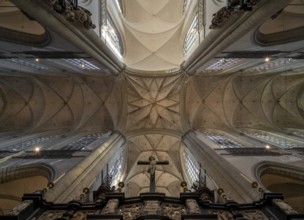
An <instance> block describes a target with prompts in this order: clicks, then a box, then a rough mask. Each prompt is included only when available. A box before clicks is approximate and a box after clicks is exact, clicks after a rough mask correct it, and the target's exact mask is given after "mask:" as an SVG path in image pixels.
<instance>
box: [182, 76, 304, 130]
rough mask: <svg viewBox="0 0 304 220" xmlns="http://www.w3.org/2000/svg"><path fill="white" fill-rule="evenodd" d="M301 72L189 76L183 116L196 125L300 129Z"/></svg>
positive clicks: (302, 81)
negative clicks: (290, 73)
mask: <svg viewBox="0 0 304 220" xmlns="http://www.w3.org/2000/svg"><path fill="white" fill-rule="evenodd" d="M303 83H304V79H303V77H302V76H301V75H298V74H295V75H285V74H264V75H261V74H257V75H247V76H246V75H239V74H232V75H226V76H225V75H224V76H212V77H211V76H197V77H193V79H192V80H191V83H190V84H189V86H188V88H187V95H186V97H187V98H186V99H187V100H188V101H187V105H186V109H187V110H186V117H187V118H188V120H189V121H190V123H191V124H192V127H193V128H195V129H197V128H217V129H224V128H231V127H234V128H245V127H248V128H260V129H261V128H264V129H267V128H283V127H288V128H301V127H303V124H304V118H303V116H304V115H303V109H301V104H300V103H301V102H302V101H301V99H302V91H303V85H304V84H303Z"/></svg>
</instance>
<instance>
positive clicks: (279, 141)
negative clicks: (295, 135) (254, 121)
mask: <svg viewBox="0 0 304 220" xmlns="http://www.w3.org/2000/svg"><path fill="white" fill-rule="evenodd" d="M245 134H246V135H248V136H250V137H253V138H256V139H259V140H261V141H264V142H267V143H270V144H273V145H276V146H278V147H281V148H301V147H302V148H303V145H301V144H298V143H296V142H293V141H291V140H289V139H287V138H285V137H281V136H279V135H275V134H272V133H269V132H260V131H255V132H245Z"/></svg>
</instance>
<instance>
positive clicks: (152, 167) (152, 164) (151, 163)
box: [137, 156, 169, 192]
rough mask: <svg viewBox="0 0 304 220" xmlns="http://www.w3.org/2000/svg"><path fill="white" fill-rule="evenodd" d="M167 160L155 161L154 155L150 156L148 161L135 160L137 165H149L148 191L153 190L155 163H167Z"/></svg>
mask: <svg viewBox="0 0 304 220" xmlns="http://www.w3.org/2000/svg"><path fill="white" fill-rule="evenodd" d="M168 164H169V161H167V160H164V161H156V160H155V157H153V156H150V157H149V161H141V160H139V161H138V162H137V165H149V168H148V173H150V192H155V169H156V165H168Z"/></svg>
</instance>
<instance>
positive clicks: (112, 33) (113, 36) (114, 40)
mask: <svg viewBox="0 0 304 220" xmlns="http://www.w3.org/2000/svg"><path fill="white" fill-rule="evenodd" d="M102 19H103V22H102V29H101V31H102V33H101V35H102V38H103V39H104V41H105V43H106V44H107V45H108V47H109V48H110V49H111V50H112V51H113V52H114V53H115V54H116V55H117V56H118V57H119V58H121V56H122V54H123V47H122V39H121V36H120V33H119V31H118V29H117V27H116V25H115V23H114V21H113V19H112V18H111V15H110V14H109V13H108V12H107V11H106V13H105V18H102Z"/></svg>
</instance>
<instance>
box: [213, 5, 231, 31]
mask: <svg viewBox="0 0 304 220" xmlns="http://www.w3.org/2000/svg"><path fill="white" fill-rule="evenodd" d="M230 15H231V12H230V11H229V10H228V8H227V7H222V8H221V9H220V10H219V11H218V12H216V13H215V14H213V15H212V17H213V18H212V21H211V25H210V26H209V28H210V29H215V28H217V27H218V26H220V25H221V24H223V23H224V22H225V21H227V20H228V19H229V17H230Z"/></svg>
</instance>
